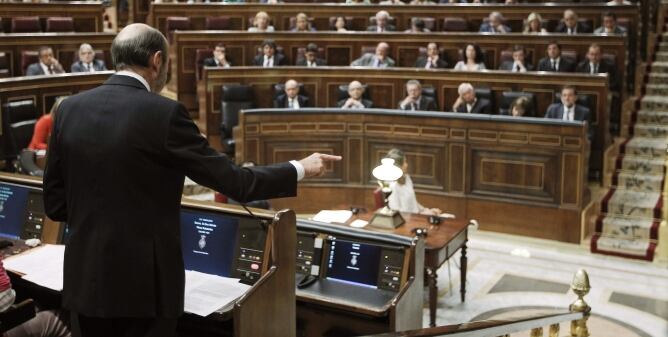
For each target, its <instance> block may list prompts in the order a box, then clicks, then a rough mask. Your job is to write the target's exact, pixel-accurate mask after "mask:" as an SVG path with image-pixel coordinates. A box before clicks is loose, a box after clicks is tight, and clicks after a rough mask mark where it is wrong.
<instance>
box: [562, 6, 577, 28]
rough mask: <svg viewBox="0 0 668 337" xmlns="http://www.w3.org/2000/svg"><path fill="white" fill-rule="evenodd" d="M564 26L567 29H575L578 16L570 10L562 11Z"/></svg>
mask: <svg viewBox="0 0 668 337" xmlns="http://www.w3.org/2000/svg"><path fill="white" fill-rule="evenodd" d="M563 20H564V24H565V25H566V27H568V28H575V25H577V23H578V15H577V14H575V12H574V11H573V10H572V9H567V10H565V11H564V18H563Z"/></svg>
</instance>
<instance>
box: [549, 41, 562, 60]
mask: <svg viewBox="0 0 668 337" xmlns="http://www.w3.org/2000/svg"><path fill="white" fill-rule="evenodd" d="M547 56H548V57H549V58H551V59H556V58H557V57H559V56H561V45H559V43H557V42H556V41H550V43H549V44H548V45H547Z"/></svg>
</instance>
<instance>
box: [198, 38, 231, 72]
mask: <svg viewBox="0 0 668 337" xmlns="http://www.w3.org/2000/svg"><path fill="white" fill-rule="evenodd" d="M204 66H205V67H221V68H229V67H231V66H232V62H230V60H228V58H227V56H226V55H225V45H224V44H222V43H218V44H217V45H216V47H215V48H214V49H213V57H207V58H206V59H204Z"/></svg>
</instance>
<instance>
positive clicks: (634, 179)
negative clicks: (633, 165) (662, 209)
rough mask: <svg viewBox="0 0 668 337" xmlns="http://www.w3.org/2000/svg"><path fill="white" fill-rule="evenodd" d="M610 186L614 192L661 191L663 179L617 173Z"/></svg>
mask: <svg viewBox="0 0 668 337" xmlns="http://www.w3.org/2000/svg"><path fill="white" fill-rule="evenodd" d="M612 184H613V186H614V188H615V189H616V190H618V191H619V190H626V191H633V192H657V193H661V192H662V191H663V177H662V176H659V175H651V174H643V173H637V172H630V171H617V172H616V173H615V176H614V177H613V181H612Z"/></svg>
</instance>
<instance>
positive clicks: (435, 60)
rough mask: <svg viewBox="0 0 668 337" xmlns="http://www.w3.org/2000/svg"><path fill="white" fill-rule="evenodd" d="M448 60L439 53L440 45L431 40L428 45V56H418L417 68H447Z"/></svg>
mask: <svg viewBox="0 0 668 337" xmlns="http://www.w3.org/2000/svg"><path fill="white" fill-rule="evenodd" d="M447 67H448V62H446V61H445V60H444V59H443V58H441V56H440V55H439V49H438V45H437V44H436V43H434V42H429V44H428V45H427V56H426V57H425V56H420V57H418V59H417V61H415V68H425V69H431V68H447Z"/></svg>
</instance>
